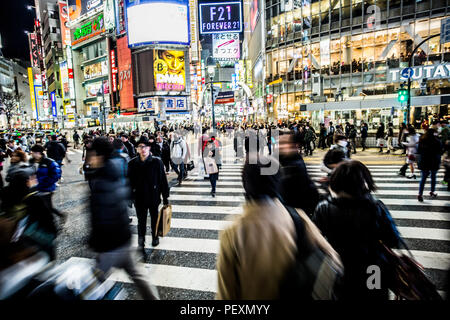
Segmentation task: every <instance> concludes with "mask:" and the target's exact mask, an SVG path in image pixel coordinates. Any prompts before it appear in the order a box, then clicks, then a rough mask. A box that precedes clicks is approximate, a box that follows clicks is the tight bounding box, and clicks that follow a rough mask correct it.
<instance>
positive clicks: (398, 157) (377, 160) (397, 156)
mask: <svg viewBox="0 0 450 320" xmlns="http://www.w3.org/2000/svg"><path fill="white" fill-rule="evenodd" d="M360 150H362V149H361V148H356V151H357V152H356V153H355V154H353V153H352V154H351V158H352V159H353V160H359V161H361V162H362V163H364V164H365V165H403V164H404V163H405V157H406V156H405V155H402V154H401V153H402V150H396V151H395V152H391V153H390V154H386V149H383V153H379V148H370V149H366V150H365V151H364V152H362V151H360ZM327 151H328V148H327V149H325V150H322V149H315V150H314V151H313V155H312V156H303V159H304V160H305V162H306V163H309V164H320V163H322V160H323V157H324V156H325V153H326V152H327Z"/></svg>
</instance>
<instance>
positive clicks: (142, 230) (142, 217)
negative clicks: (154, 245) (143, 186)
mask: <svg viewBox="0 0 450 320" xmlns="http://www.w3.org/2000/svg"><path fill="white" fill-rule="evenodd" d="M135 207H136V216H137V218H138V242H139V246H140V247H145V234H146V232H147V217H148V211H150V220H151V228H152V237H153V239H155V238H158V231H157V230H156V222H157V220H158V206H149V205H145V204H140V203H135Z"/></svg>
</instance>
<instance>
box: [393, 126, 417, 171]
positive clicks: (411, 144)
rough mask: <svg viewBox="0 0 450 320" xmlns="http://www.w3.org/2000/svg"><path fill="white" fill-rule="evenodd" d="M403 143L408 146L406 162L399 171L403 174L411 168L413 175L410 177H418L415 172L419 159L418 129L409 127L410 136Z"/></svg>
mask: <svg viewBox="0 0 450 320" xmlns="http://www.w3.org/2000/svg"><path fill="white" fill-rule="evenodd" d="M402 144H403V145H404V146H405V147H407V148H408V149H407V151H406V163H405V164H404V165H403V166H402V167H401V169H400V172H399V173H398V174H399V175H401V176H405V175H406V170H407V169H408V166H409V168H410V169H411V175H409V176H407V178H408V179H411V178H414V179H417V177H416V175H415V174H414V163H416V161H417V146H418V144H419V135H418V134H417V133H416V130H415V129H414V127H413V126H409V127H408V137H407V138H406V142H402Z"/></svg>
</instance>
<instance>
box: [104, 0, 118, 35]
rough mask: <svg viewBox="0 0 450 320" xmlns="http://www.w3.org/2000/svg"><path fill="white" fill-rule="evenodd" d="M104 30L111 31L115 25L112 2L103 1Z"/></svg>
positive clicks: (109, 0)
mask: <svg viewBox="0 0 450 320" xmlns="http://www.w3.org/2000/svg"><path fill="white" fill-rule="evenodd" d="M104 2H105V10H104V14H105V29H106V30H112V29H114V27H115V24H116V13H115V5H114V0H105V1H104Z"/></svg>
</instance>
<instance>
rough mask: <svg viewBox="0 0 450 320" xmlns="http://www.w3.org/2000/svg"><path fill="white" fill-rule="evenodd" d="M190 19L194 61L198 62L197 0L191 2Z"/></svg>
mask: <svg viewBox="0 0 450 320" xmlns="http://www.w3.org/2000/svg"><path fill="white" fill-rule="evenodd" d="M189 18H190V20H191V21H190V28H191V53H192V56H191V57H192V61H193V62H197V61H198V42H197V41H198V34H197V0H189Z"/></svg>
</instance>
